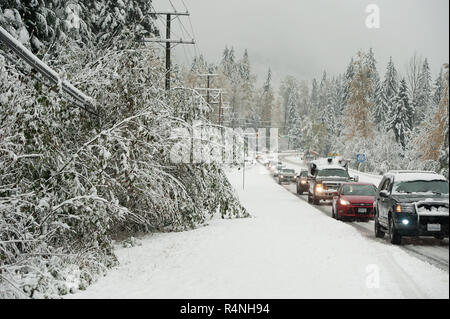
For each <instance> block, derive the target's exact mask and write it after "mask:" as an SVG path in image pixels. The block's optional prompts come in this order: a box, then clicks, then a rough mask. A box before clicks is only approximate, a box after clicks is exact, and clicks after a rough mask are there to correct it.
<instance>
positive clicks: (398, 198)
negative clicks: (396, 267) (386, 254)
mask: <svg viewBox="0 0 450 319" xmlns="http://www.w3.org/2000/svg"><path fill="white" fill-rule="evenodd" d="M374 210H375V211H374V215H375V236H376V237H378V238H383V237H384V235H385V233H388V235H389V240H390V242H391V243H393V244H395V245H400V244H401V240H402V236H434V237H436V238H438V239H443V238H444V237H448V222H449V212H448V210H449V185H448V181H447V179H446V178H445V177H444V176H442V175H439V174H436V173H434V172H422V171H392V172H389V173H387V174H386V175H384V176H383V179H382V180H381V183H380V185H379V186H378V189H377V194H376V196H375V203H374Z"/></svg>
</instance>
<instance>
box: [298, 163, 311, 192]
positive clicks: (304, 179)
mask: <svg viewBox="0 0 450 319" xmlns="http://www.w3.org/2000/svg"><path fill="white" fill-rule="evenodd" d="M296 182H297V194H299V195H302V194H303V193H304V192H307V191H308V188H309V186H308V171H307V170H305V169H304V170H301V171H300V173H299V174H298V176H297V179H296Z"/></svg>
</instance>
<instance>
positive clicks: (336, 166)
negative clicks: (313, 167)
mask: <svg viewBox="0 0 450 319" xmlns="http://www.w3.org/2000/svg"><path fill="white" fill-rule="evenodd" d="M317 169H319V170H323V169H342V170H345V167H343V166H341V165H336V164H322V165H317Z"/></svg>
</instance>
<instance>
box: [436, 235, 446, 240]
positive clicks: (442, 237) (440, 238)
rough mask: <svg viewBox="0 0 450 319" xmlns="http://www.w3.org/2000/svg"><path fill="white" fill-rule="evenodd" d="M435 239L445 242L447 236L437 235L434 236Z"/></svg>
mask: <svg viewBox="0 0 450 319" xmlns="http://www.w3.org/2000/svg"><path fill="white" fill-rule="evenodd" d="M434 238H436V239H438V240H444V238H445V236H444V235H436V236H434Z"/></svg>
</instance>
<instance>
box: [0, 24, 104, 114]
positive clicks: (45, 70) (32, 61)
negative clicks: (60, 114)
mask: <svg viewBox="0 0 450 319" xmlns="http://www.w3.org/2000/svg"><path fill="white" fill-rule="evenodd" d="M0 40H1V41H2V42H3V43H5V45H6V46H7V47H8V48H10V49H11V50H12V51H13V52H14V53H15V54H16V55H18V56H19V57H20V58H21V59H22V60H24V61H25V62H26V63H27V64H28V65H30V66H31V67H32V68H33V69H35V70H36V71H38V72H39V73H40V74H42V75H43V76H44V77H45V78H46V79H47V80H49V81H50V82H51V83H53V84H55V85H58V86H61V89H62V90H63V91H64V92H65V93H67V94H69V95H70V96H71V97H72V98H73V99H74V100H75V101H76V103H75V104H76V105H77V106H78V107H80V108H82V109H84V110H85V111H87V112H89V113H91V114H94V115H97V116H98V113H97V112H96V111H95V109H94V106H93V100H92V98H91V97H89V96H87V95H86V94H84V93H83V92H81V91H80V90H78V89H77V88H76V87H75V86H73V85H72V84H71V83H70V82H68V81H66V80H63V79H61V78H60V77H59V75H58V73H56V72H55V71H54V70H53V69H51V68H50V67H49V66H48V65H47V64H45V63H44V62H43V61H41V60H40V59H39V58H38V57H37V56H35V55H34V54H33V53H31V51H29V50H28V49H27V48H26V47H24V46H23V45H22V44H21V43H20V42H19V41H17V40H16V39H14V37H13V36H11V35H10V34H9V33H8V32H7V31H6V30H5V29H3V28H2V27H1V26H0Z"/></svg>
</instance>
